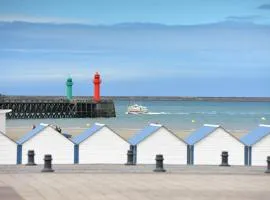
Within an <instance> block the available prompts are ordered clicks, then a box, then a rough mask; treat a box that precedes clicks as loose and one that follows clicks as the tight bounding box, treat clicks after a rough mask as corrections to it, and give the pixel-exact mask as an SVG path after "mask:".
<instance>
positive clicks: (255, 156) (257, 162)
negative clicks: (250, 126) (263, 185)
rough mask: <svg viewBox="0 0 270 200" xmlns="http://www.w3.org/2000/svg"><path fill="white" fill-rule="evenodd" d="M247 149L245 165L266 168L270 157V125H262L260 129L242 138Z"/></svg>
mask: <svg viewBox="0 0 270 200" xmlns="http://www.w3.org/2000/svg"><path fill="white" fill-rule="evenodd" d="M241 141H242V142H243V143H244V144H245V145H246V147H245V164H246V165H253V166H265V165H266V164H267V163H266V157H267V156H270V125H264V124H260V125H259V127H258V128H256V129H255V130H253V131H251V132H249V133H248V134H246V135H245V136H243V137H242V138H241Z"/></svg>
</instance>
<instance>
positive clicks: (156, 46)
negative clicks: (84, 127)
mask: <svg viewBox="0 0 270 200" xmlns="http://www.w3.org/2000/svg"><path fill="white" fill-rule="evenodd" d="M0 44H1V45H0V69H1V74H2V76H1V79H0V93H2V94H6V95H9V94H10V95H65V81H66V78H67V77H68V76H71V77H72V78H73V81H74V86H73V93H74V95H85V96H91V95H92V94H93V84H92V78H93V75H94V73H95V72H96V71H98V72H100V74H101V77H102V88H101V94H102V95H104V96H119V95H120V96H243V97H245V96H260V97H270V90H269V85H270V81H269V80H270V73H269V72H270V0H245V1H242V0H204V1H201V0H166V1H165V0H147V1H146V0H136V1H135V0H114V1H109V0H77V1H71V0H65V1H64V0H58V1H57V0H47V1H36V0H0Z"/></svg>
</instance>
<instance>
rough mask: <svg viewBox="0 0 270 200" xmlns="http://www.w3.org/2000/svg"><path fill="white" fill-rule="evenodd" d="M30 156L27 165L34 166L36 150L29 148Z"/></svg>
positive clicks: (28, 154)
mask: <svg viewBox="0 0 270 200" xmlns="http://www.w3.org/2000/svg"><path fill="white" fill-rule="evenodd" d="M27 156H28V163H27V164H26V165H27V166H34V165H36V164H35V151H34V150H28V153H27Z"/></svg>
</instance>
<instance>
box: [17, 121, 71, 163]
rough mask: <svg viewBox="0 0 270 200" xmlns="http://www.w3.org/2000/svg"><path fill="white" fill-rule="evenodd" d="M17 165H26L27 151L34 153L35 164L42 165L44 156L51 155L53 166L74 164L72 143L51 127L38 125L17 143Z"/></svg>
mask: <svg viewBox="0 0 270 200" xmlns="http://www.w3.org/2000/svg"><path fill="white" fill-rule="evenodd" d="M17 143H18V145H19V146H18V164H26V163H27V161H28V156H27V154H28V150H34V151H35V162H36V163H37V164H43V163H44V160H43V159H44V155H45V154H51V155H52V159H53V160H52V163H53V164H73V163H74V143H73V142H72V141H71V140H69V139H68V138H66V137H65V136H64V135H63V134H61V133H60V132H58V131H57V130H55V128H54V127H53V126H50V125H46V124H40V125H39V126H37V127H36V128H35V129H33V130H31V131H30V132H28V133H27V134H26V135H24V136H23V137H22V138H20V139H19V140H18V141H17Z"/></svg>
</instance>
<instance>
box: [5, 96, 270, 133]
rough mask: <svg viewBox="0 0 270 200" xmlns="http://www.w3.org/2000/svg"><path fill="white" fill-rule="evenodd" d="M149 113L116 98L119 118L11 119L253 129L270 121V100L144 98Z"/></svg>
mask: <svg viewBox="0 0 270 200" xmlns="http://www.w3.org/2000/svg"><path fill="white" fill-rule="evenodd" d="M136 103H138V104H141V105H143V106H147V108H148V109H149V113H147V114H140V115H132V114H126V111H127V106H128V105H129V104H130V102H129V101H115V106H116V113H117V117H116V118H94V119H91V118H86V119H28V120H8V121H7V126H8V127H29V126H32V125H33V124H38V123H41V122H43V123H55V124H58V125H59V126H61V127H63V128H65V127H73V128H77V127H79V128H87V127H89V126H91V125H92V124H93V123H95V122H99V123H105V124H108V125H109V126H111V127H112V128H113V129H119V128H121V129H122V128H123V129H141V128H143V127H144V126H146V125H147V124H148V123H151V122H155V123H161V124H164V125H166V126H167V127H168V128H170V129H173V130H187V129H188V130H190V129H196V128H199V127H200V126H202V125H203V124H220V125H222V126H224V127H225V128H228V129H231V130H250V129H253V128H255V127H256V126H257V125H258V124H262V123H263V124H270V102H201V101H200V102H196V101H148V100H147V101H140V102H136Z"/></svg>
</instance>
